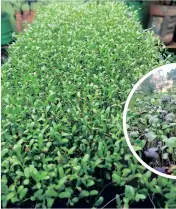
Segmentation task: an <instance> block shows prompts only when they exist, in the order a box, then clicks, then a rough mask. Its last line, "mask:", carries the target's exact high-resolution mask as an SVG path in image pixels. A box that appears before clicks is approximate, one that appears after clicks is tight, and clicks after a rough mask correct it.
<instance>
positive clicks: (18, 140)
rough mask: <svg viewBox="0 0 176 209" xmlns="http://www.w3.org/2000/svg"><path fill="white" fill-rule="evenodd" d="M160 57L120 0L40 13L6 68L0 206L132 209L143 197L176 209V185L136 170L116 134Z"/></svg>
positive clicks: (51, 8) (120, 134) (14, 48)
mask: <svg viewBox="0 0 176 209" xmlns="http://www.w3.org/2000/svg"><path fill="white" fill-rule="evenodd" d="M159 51H160V48H159V46H158V40H156V39H154V37H153V35H152V34H151V33H150V32H145V31H143V30H142V27H141V26H140V24H139V22H138V20H137V17H136V14H135V13H134V12H132V11H130V10H129V8H128V7H127V6H125V4H124V3H120V2H118V3H105V2H103V4H99V5H98V4H97V3H87V4H83V5H77V6H73V5H71V4H69V3H68V2H67V3H66V4H49V5H48V6H47V7H44V8H41V9H40V11H39V13H38V14H37V19H36V20H35V21H34V23H33V24H32V25H30V26H29V27H28V29H27V30H25V31H24V33H22V34H20V36H19V37H18V39H17V41H16V43H14V44H12V45H11V47H10V49H9V59H8V61H7V62H6V63H5V64H4V65H3V67H2V88H3V90H2V143H1V146H2V206H3V208H5V207H37V208H50V207H56V208H58V207H77V206H78V204H79V202H81V203H82V204H81V207H83V205H84V206H85V204H86V206H85V207H87V208H89V207H102V206H103V205H105V204H107V203H108V201H110V200H111V199H113V198H114V197H115V199H114V202H113V203H114V204H115V206H116V205H117V206H118V207H119V208H121V207H124V208H128V207H129V206H130V205H131V204H133V203H134V202H140V203H141V201H144V200H145V199H146V198H148V196H149V195H152V199H153V202H154V203H155V204H156V205H157V206H160V205H162V206H164V207H172V208H174V207H175V206H176V196H175V194H176V186H175V182H174V181H172V180H169V179H165V178H162V177H153V176H152V174H151V172H150V171H147V170H146V169H145V168H144V167H143V166H142V165H140V164H139V163H138V162H137V161H136V160H135V158H134V157H133V156H132V154H131V152H130V151H129V148H128V146H127V144H126V141H125V138H124V135H123V131H122V111H123V107H124V104H125V101H126V99H127V95H128V93H129V92H130V90H131V88H132V85H133V84H134V83H135V82H136V81H137V80H138V79H139V78H140V77H142V75H144V74H145V73H146V72H148V71H150V70H151V69H153V68H154V67H156V66H159V65H162V64H164V63H165V61H164V60H161V59H160V57H161V56H160V54H159ZM106 185H111V186H112V185H113V186H114V187H113V188H115V189H114V191H115V196H112V195H110V199H107V194H106V195H103V192H105V191H107V188H108V187H107V186H106ZM102 190H103V192H101V191H102ZM111 191H112V190H111ZM107 207H108V205H107Z"/></svg>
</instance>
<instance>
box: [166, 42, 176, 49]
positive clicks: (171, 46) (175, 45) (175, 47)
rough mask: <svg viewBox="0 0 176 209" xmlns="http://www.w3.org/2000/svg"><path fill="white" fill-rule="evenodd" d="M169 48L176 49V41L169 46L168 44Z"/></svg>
mask: <svg viewBox="0 0 176 209" xmlns="http://www.w3.org/2000/svg"><path fill="white" fill-rule="evenodd" d="M166 47H167V48H168V49H176V42H172V43H170V44H169V45H168V46H166Z"/></svg>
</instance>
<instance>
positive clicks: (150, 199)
mask: <svg viewBox="0 0 176 209" xmlns="http://www.w3.org/2000/svg"><path fill="white" fill-rule="evenodd" d="M148 197H149V199H150V201H151V203H152V205H153V207H154V209H156V207H155V204H154V202H153V200H152V199H151V197H150V195H148Z"/></svg>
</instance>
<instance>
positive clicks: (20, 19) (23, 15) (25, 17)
mask: <svg viewBox="0 0 176 209" xmlns="http://www.w3.org/2000/svg"><path fill="white" fill-rule="evenodd" d="M15 17H16V27H17V30H18V31H19V32H20V31H22V30H23V29H24V27H23V23H25V22H27V23H29V24H30V23H32V22H33V20H34V18H35V11H33V10H29V11H23V12H16V13H15ZM25 28H26V27H25Z"/></svg>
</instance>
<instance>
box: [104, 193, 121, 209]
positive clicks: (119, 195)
mask: <svg viewBox="0 0 176 209" xmlns="http://www.w3.org/2000/svg"><path fill="white" fill-rule="evenodd" d="M122 195H124V193H122V194H120V195H119V197H120V196H122ZM115 199H116V196H115V197H114V198H113V199H112V200H110V201H109V202H108V203H106V205H104V206H103V207H102V208H101V209H103V208H105V207H106V206H107V205H109V204H110V203H111V202H113V201H114V200H115Z"/></svg>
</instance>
